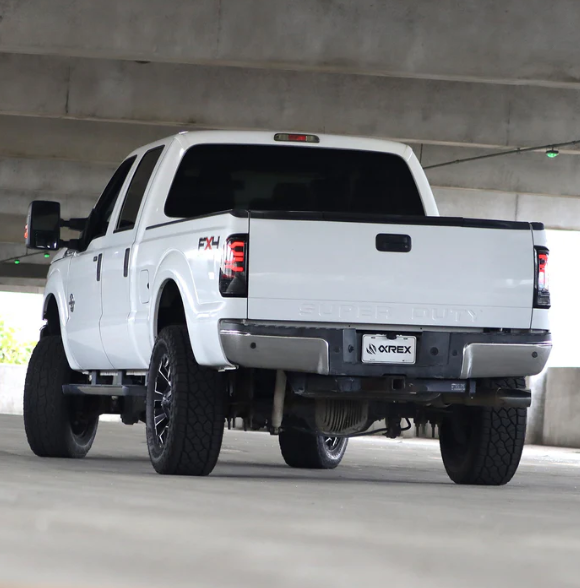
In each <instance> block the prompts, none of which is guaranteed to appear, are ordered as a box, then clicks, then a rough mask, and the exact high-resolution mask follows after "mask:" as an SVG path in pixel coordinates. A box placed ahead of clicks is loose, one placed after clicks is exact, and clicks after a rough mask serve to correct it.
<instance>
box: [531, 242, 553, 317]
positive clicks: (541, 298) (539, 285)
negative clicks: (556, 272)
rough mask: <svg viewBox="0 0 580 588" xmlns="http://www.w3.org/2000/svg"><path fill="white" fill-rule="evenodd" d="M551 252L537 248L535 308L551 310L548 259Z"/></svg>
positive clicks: (543, 248)
mask: <svg viewBox="0 0 580 588" xmlns="http://www.w3.org/2000/svg"><path fill="white" fill-rule="evenodd" d="M549 256H550V252H549V251H548V249H546V248H545V247H536V283H535V300H534V308H550V306H551V302H550V274H549V272H548V258H549Z"/></svg>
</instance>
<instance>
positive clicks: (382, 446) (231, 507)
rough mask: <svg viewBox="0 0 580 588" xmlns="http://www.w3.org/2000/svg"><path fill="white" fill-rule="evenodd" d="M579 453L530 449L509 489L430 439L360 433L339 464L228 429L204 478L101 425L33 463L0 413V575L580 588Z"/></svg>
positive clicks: (115, 582) (39, 581)
mask: <svg viewBox="0 0 580 588" xmlns="http://www.w3.org/2000/svg"><path fill="white" fill-rule="evenodd" d="M579 486H580V451H577V450H562V449H549V448H541V447H530V448H527V449H526V452H525V457H524V459H523V462H522V466H521V467H520V471H519V472H518V474H517V475H516V478H515V479H514V480H513V482H512V483H511V484H510V485H509V486H506V487H503V488H477V487H459V486H455V485H454V484H452V483H450V482H449V480H448V478H447V476H446V474H445V472H444V470H443V466H442V464H441V461H440V457H439V450H438V446H437V444H436V443H433V442H431V441H423V440H405V441H400V440H396V441H388V440H383V439H370V440H369V439H360V440H357V441H354V442H351V445H350V447H349V449H348V451H347V455H346V457H345V460H344V462H343V465H342V466H341V467H339V469H337V470H335V471H333V472H320V471H311V472H309V471H296V470H291V469H290V468H288V467H286V466H285V465H284V464H283V462H282V459H281V457H280V455H279V452H278V445H277V440H276V439H275V438H271V437H269V436H267V435H265V434H260V433H242V432H228V433H227V434H226V437H225V442H224V449H223V451H222V456H221V460H220V463H219V465H218V467H217V468H216V470H215V472H214V474H213V475H212V476H211V477H209V478H203V479H193V478H169V477H162V476H158V475H157V474H155V473H154V472H153V470H152V468H151V466H150V464H149V461H148V457H147V448H146V446H145V440H144V429H143V428H142V427H141V426H136V427H132V428H131V427H125V426H123V425H120V424H116V423H102V424H101V429H100V431H99V434H98V436H97V441H96V443H95V446H94V448H93V450H92V453H91V454H90V457H89V458H87V459H86V460H84V461H65V460H41V459H38V458H36V457H34V456H33V455H32V454H31V452H30V451H29V449H28V446H27V444H26V439H25V436H24V432H23V428H22V419H21V417H10V416H2V417H0V587H2V588H5V587H7V586H11V587H12V586H59V588H67V587H73V586H74V587H93V586H116V587H125V586H140V587H149V586H155V587H156V588H165V587H169V586H172V587H180V586H187V587H192V586H200V587H204V588H221V587H236V588H239V587H241V586H244V587H245V586H258V587H261V586H276V587H290V586H291V587H310V586H313V587H314V586H316V587H317V588H322V587H324V588H328V587H332V588H342V587H345V588H347V587H348V588H353V587H359V586H363V585H364V584H365V583H367V582H368V583H370V582H375V583H379V584H378V585H386V586H389V585H396V584H400V585H405V586H413V587H414V586H418V587H419V586H420V587H421V588H428V587H430V586H445V587H446V588H454V587H458V588H459V587H461V588H465V587H466V586H469V588H479V587H482V588H483V587H485V588H489V587H490V586H507V585H510V586H512V587H513V586H525V587H526V588H531V587H535V586H538V587H540V586H541V587H542V588H545V586H550V588H554V587H555V586H578V576H579V574H580V493H579V491H578V487H579Z"/></svg>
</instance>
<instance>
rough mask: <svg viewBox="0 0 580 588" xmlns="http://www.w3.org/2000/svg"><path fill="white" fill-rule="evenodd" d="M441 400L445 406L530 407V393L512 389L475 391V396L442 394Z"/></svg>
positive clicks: (529, 391)
mask: <svg viewBox="0 0 580 588" xmlns="http://www.w3.org/2000/svg"><path fill="white" fill-rule="evenodd" d="M442 400H443V402H444V403H445V404H464V405H465V406H485V407H489V408H502V407H508V408H529V407H530V406H531V405H532V392H531V390H514V389H512V388H498V389H497V390H482V389H477V391H476V392H475V394H442Z"/></svg>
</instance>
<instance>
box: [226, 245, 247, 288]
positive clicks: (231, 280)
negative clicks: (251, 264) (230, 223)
mask: <svg viewBox="0 0 580 588" xmlns="http://www.w3.org/2000/svg"><path fill="white" fill-rule="evenodd" d="M220 294H221V295H222V296H225V297H229V298H245V297H246V296H247V295H248V235H232V236H231V237H228V238H227V239H226V244H225V247H224V251H223V256H222V264H221V267H220Z"/></svg>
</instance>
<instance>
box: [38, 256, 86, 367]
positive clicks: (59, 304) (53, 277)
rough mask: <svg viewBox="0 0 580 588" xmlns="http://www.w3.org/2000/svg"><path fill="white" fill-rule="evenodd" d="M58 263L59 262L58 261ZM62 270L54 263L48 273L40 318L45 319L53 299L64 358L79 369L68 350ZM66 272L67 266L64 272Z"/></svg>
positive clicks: (66, 306)
mask: <svg viewBox="0 0 580 588" xmlns="http://www.w3.org/2000/svg"><path fill="white" fill-rule="evenodd" d="M59 261H60V260H59ZM63 270H65V268H61V267H60V264H58V263H54V265H52V267H51V269H50V273H49V275H48V279H47V281H46V286H45V288H44V301H43V304H42V317H43V318H45V317H46V311H47V309H48V304H49V302H50V300H51V298H53V299H54V300H55V302H56V308H57V310H58V318H59V322H60V334H61V338H62V344H63V347H64V351H65V354H66V358H67V360H68V363H69V365H70V366H71V368H72V369H79V365H78V364H77V362H76V360H75V359H74V355H73V354H72V351H71V350H70V346H69V342H68V334H67V329H66V324H67V322H68V318H69V312H68V304H67V300H66V288H65V283H64V282H65V281H64V278H63ZM67 270H68V266H67V267H66V270H65V271H67Z"/></svg>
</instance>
